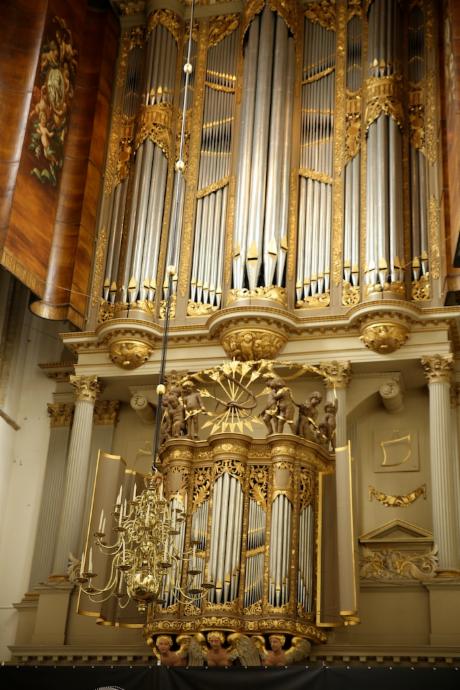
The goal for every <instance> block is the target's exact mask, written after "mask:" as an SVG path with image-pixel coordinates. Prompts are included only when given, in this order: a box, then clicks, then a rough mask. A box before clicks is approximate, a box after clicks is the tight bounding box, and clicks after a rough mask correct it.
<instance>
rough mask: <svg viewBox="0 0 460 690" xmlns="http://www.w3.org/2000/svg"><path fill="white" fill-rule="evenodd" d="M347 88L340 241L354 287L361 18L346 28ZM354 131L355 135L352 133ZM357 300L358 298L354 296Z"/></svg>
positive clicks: (346, 274) (346, 276)
mask: <svg viewBox="0 0 460 690" xmlns="http://www.w3.org/2000/svg"><path fill="white" fill-rule="evenodd" d="M346 88H347V95H348V103H349V112H348V114H347V117H348V122H347V126H348V127H349V130H350V131H349V138H348V140H349V147H348V149H347V150H346V156H347V163H346V165H345V189H344V196H345V207H344V241H343V279H344V282H345V284H347V285H349V286H353V287H354V288H357V287H358V285H359V271H360V265H359V244H360V215H359V200H360V183H361V180H360V164H361V151H360V143H359V140H358V141H357V138H358V137H359V133H360V127H359V126H357V122H356V120H357V119H358V118H360V117H361V114H360V108H359V104H360V94H361V88H362V19H361V17H358V16H356V15H353V16H352V17H351V19H350V21H349V22H348V26H347V63H346ZM353 129H354V132H355V133H353ZM357 297H358V296H357Z"/></svg>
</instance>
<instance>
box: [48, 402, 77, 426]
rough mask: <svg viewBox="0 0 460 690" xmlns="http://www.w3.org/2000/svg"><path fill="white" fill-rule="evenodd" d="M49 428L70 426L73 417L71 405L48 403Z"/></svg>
mask: <svg viewBox="0 0 460 690" xmlns="http://www.w3.org/2000/svg"><path fill="white" fill-rule="evenodd" d="M47 408H48V416H49V418H50V427H51V428H54V427H59V426H70V424H71V422H72V417H73V410H74V404H73V403H48V405H47Z"/></svg>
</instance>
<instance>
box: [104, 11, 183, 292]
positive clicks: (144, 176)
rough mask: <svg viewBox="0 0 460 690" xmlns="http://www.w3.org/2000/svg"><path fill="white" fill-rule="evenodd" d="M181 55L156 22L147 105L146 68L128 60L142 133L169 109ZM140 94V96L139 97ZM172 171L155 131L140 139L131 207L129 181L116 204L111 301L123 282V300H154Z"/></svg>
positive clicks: (150, 41)
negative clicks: (144, 125)
mask: <svg viewBox="0 0 460 690" xmlns="http://www.w3.org/2000/svg"><path fill="white" fill-rule="evenodd" d="M130 57H131V56H130ZM176 57H177V46H176V41H175V39H174V37H173V36H172V34H171V33H170V32H169V30H168V29H167V28H166V27H165V26H163V25H162V24H156V25H155V26H154V27H153V29H152V30H151V31H150V32H149V34H148V36H147V39H146V48H145V60H144V66H143V86H142V102H141V103H140V100H141V99H140V92H139V93H138V87H137V82H139V81H140V79H141V71H142V70H141V68H142V65H141V64H140V59H139V57H138V56H137V57H136V60H135V70H134V72H132V73H131V72H130V62H129V60H128V74H127V79H126V84H127V86H126V89H127V91H128V93H127V100H128V102H129V110H130V113H131V115H130V116H131V117H132V118H134V116H135V115H136V114H137V115H138V130H140V129H141V125H142V121H143V119H145V118H147V120H148V118H149V117H150V116H151V114H152V113H153V112H154V110H155V108H157V109H158V108H160V109H161V108H165V109H166V108H167V107H168V106H171V104H172V97H173V93H174V74H175V62H176ZM133 69H134V67H133ZM136 93H138V96H137V98H134V94H136ZM139 105H140V110H138V106H139ZM142 136H144V135H142ZM131 143H133V142H131ZM167 167H168V163H167V158H166V153H165V151H163V149H162V147H161V146H160V145H159V144H158V143H156V141H155V140H154V137H152V138H150V133H147V134H146V135H145V138H144V139H142V140H139V141H138V144H137V150H136V151H135V155H134V159H133V164H132V167H131V177H132V179H131V182H130V197H131V200H130V207H129V209H126V199H127V184H128V181H127V180H124V181H123V183H122V185H123V188H122V189H121V190H120V191H118V190H117V189H116V190H115V205H114V209H113V212H112V228H113V230H112V232H113V241H112V237H111V240H110V242H109V251H108V254H107V270H110V277H109V274H107V277H106V279H105V292H107V285H108V284H109V283H110V288H109V293H110V299H111V301H115V296H116V292H117V280H118V279H120V280H121V285H119V286H118V288H119V299H120V300H121V302H123V303H126V302H129V303H130V304H133V303H135V302H136V301H137V300H149V301H152V300H153V299H154V297H155V292H156V274H157V269H158V254H159V245H160V234H161V227H162V221H163V212H164V200H165V192H166V177H167ZM124 218H125V221H124ZM123 223H124V224H125V227H126V229H125V236H124V237H123V243H124V246H125V248H126V249H125V256H124V268H123V272H122V274H121V273H120V268H121V267H120V265H119V264H120V255H121V245H122V228H123Z"/></svg>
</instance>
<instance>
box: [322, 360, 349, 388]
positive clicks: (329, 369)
mask: <svg viewBox="0 0 460 690" xmlns="http://www.w3.org/2000/svg"><path fill="white" fill-rule="evenodd" d="M319 370H320V373H321V375H322V376H323V377H324V381H325V384H326V388H347V387H348V384H349V383H350V380H351V363H350V362H337V361H335V360H334V361H332V362H320V365H319Z"/></svg>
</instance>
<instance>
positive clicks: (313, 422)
mask: <svg viewBox="0 0 460 690" xmlns="http://www.w3.org/2000/svg"><path fill="white" fill-rule="evenodd" d="M322 399H323V398H322V395H321V393H319V392H318V391H315V392H314V393H312V394H311V395H310V397H309V398H307V399H306V401H305V402H304V403H302V404H301V405H299V422H298V425H297V433H298V435H299V436H302V438H306V439H309V440H311V441H316V440H317V436H318V426H317V419H318V412H319V410H318V407H319V405H320V403H321V401H322Z"/></svg>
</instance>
